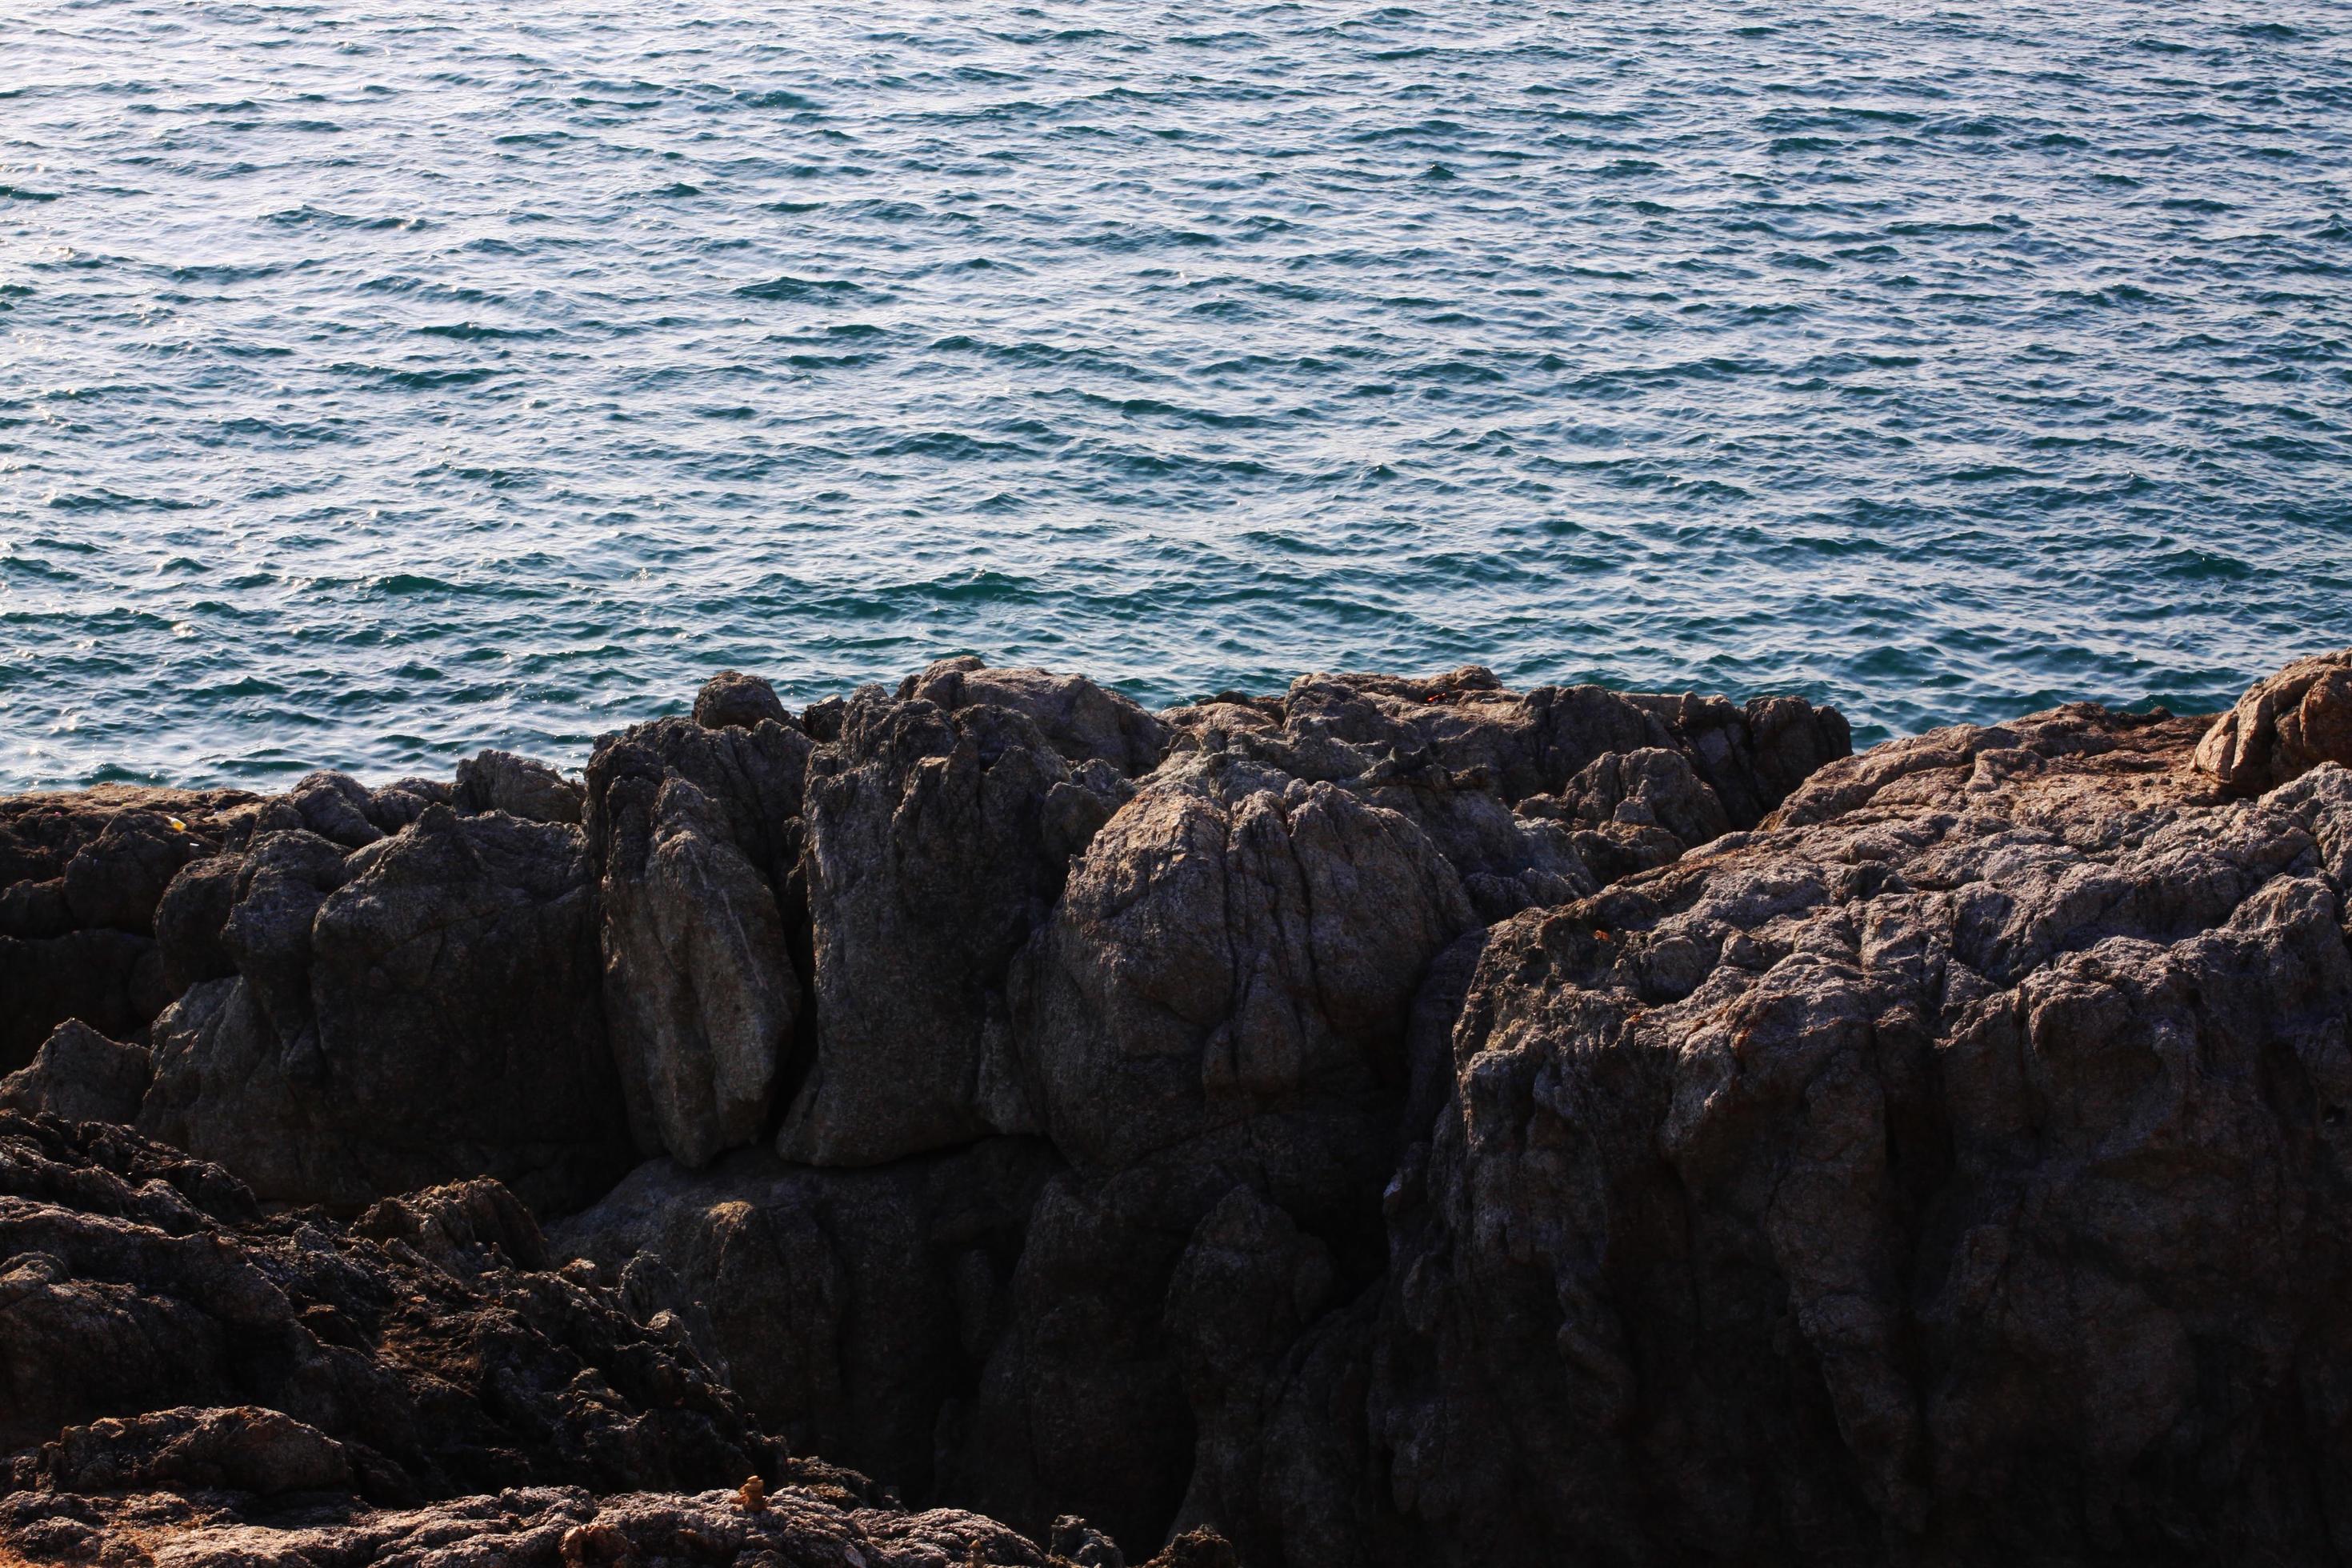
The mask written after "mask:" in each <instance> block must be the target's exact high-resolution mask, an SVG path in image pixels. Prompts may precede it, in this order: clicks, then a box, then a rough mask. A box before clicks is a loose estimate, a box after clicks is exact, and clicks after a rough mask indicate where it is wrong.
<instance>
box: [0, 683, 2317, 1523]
mask: <svg viewBox="0 0 2352 1568" xmlns="http://www.w3.org/2000/svg"><path fill="white" fill-rule="evenodd" d="M2347 671H2352V654H2333V655H2326V656H2322V657H2320V658H2313V659H2307V660H2305V661H2302V662H2300V663H2298V664H2295V665H2293V666H2290V667H2289V668H2287V669H2285V670H2284V671H2282V672H2281V673H2280V674H2279V675H2277V676H2275V677H2273V678H2272V679H2269V680H2266V681H2264V682H2263V683H2261V684H2259V685H2257V686H2256V687H2255V688H2253V689H2252V690H2250V691H2249V692H2248V693H2247V694H2246V696H2245V698H2244V699H2243V700H2242V701H2241V702H2240V703H2239V704H2238V705H2237V707H2236V708H2235V709H2234V710H2232V711H2231V712H2230V713H2228V714H2225V715H2222V716H2221V717H2220V718H2219V719H2218V720H2189V719H2178V718H2173V717H2171V716H2169V715H2167V714H2163V713H2161V712H2158V713H2124V712H2117V711H2112V710H2105V709H2100V708H2096V707H2093V706H2089V705H2076V706H2073V707H2067V708H2062V709H2057V710H2051V711H2049V712H2045V713H2040V714H2035V715H2032V716H2029V717H2026V718H2022V719H2020V720H2017V721H2011V722H2010V723H2006V724H2002V725H1997V726H1991V727H1975V726H1961V727H1958V728H1953V729H1948V730H1940V731H1933V732H1931V733H1929V734H1927V735H1923V736H1919V737H1916V738H1913V739H1909V740H1903V741H1897V742H1889V743H1887V744H1885V745H1883V746H1880V747H1878V748H1876V749H1874V750H1873V751H1871V752H1865V753H1863V754H1861V755H1859V756H1854V755H1850V754H1849V752H1850V746H1849V743H1848V737H1847V731H1846V727H1845V724H1844V721H1843V720H1842V719H1840V718H1839V717H1838V715H1837V714H1836V713H1834V712H1833V711H1832V710H1827V709H1822V708H1819V707H1815V706H1813V705H1811V704H1809V703H1806V702H1804V701H1802V700H1798V699H1794V698H1766V699H1759V700H1755V701H1751V702H1748V703H1746V704H1744V705H1741V704H1734V703H1731V702H1727V701H1725V700H1720V699H1700V698H1695V697H1682V696H1676V697H1669V696H1644V695H1625V694H1620V693H1615V692H1611V691H1607V690H1603V689H1600V688H1597V687H1576V688H1540V689H1535V690H1531V691H1528V692H1513V691H1508V690H1506V689H1503V688H1502V687H1501V686H1500V685H1499V683H1497V682H1496V680H1495V679H1494V678H1493V677H1492V676H1491V675H1489V674H1487V673H1486V671H1484V670H1481V669H1476V668H1468V669H1464V670H1460V671H1455V672H1454V673H1452V674H1450V675H1446V676H1442V677H1437V678H1433V679H1420V680H1412V679H1396V678H1389V677H1376V676H1311V677H1307V678H1303V679H1300V680H1299V681H1297V682H1295V683H1294V684H1293V686H1292V687H1291V688H1290V689H1289V690H1288V691H1287V692H1286V693H1285V694H1283V695H1282V696H1279V697H1267V696H1262V695H1250V694H1244V693H1237V692H1227V693H1221V694H1218V695H1217V696H1216V697H1214V698H1212V699H1209V700H1203V701H1202V702H1199V703H1196V704H1193V705H1191V706H1188V707H1185V708H1181V709H1176V710H1170V711H1168V712H1165V713H1160V714H1151V713H1147V712H1145V711H1144V710H1141V709H1140V708H1139V707H1137V706H1136V705H1135V704H1133V703H1132V702H1129V701H1128V700H1126V699H1124V698H1121V697H1119V696H1118V695H1117V694H1116V693H1113V692H1110V691H1108V690H1107V689H1103V688H1101V687H1099V686H1097V685H1095V684H1094V683H1092V682H1089V681H1087V680H1084V679H1080V678H1076V677H1070V676H1063V675H1055V674H1049V673H1047V672H1045V671H1039V670H1024V669H993V668H987V667H985V666H984V665H982V663H981V662H980V661H978V660H976V659H957V660H950V661H947V662H945V663H942V664H939V665H935V666H933V667H931V668H929V669H927V670H925V671H923V672H921V673H920V674H919V675H917V676H914V677H910V678H909V679H908V680H906V681H905V682H903V683H901V684H900V685H899V686H898V688H897V689H887V688H882V687H869V688H866V689H862V690H860V691H858V692H856V693H854V694H852V695H850V696H848V697H845V698H839V699H832V700H827V701H824V702H820V703H818V704H816V705H814V706H813V707H811V708H809V709H807V710H803V711H802V712H799V713H794V712H793V711H791V710H788V709H786V708H785V706H784V705H783V704H782V702H781V701H780V700H778V699H777V697H776V694H775V692H774V691H773V690H772V689H771V688H770V687H769V686H768V685H767V684H766V683H765V682H762V681H761V680H759V679H756V678H753V677H750V676H746V675H741V674H739V673H736V672H731V671H730V672H729V673H728V674H727V675H725V676H722V677H720V678H719V679H717V680H714V681H713V682H712V683H711V685H710V686H709V688H707V689H705V691H704V692H703V693H702V695H701V698H700V699H699V700H698V701H697V702H696V703H695V704H694V712H693V716H692V717H691V718H684V717H681V718H672V719H660V720H656V721H652V722H650V723H647V724H645V725H641V726H638V727H637V728H635V729H633V730H630V731H626V732H625V733H622V734H619V735H614V736H611V737H607V738H606V739H605V740H604V741H602V742H599V743H598V746H597V748H596V750H595V752H594V753H593V757H592V758H590V759H589V760H588V763H587V768H586V773H585V778H584V781H582V782H574V781H572V780H569V779H566V778H565V777H564V776H563V775H562V774H561V773H557V772H556V771H554V770H553V769H551V768H548V767H546V766H544V765H542V764H540V763H532V762H530V761H527V760H525V759H522V758H519V757H513V756H510V755H509V754H507V753H503V752H485V753H483V754H482V755H481V756H480V757H478V758H475V759H471V760H469V761H468V762H467V763H464V764H462V765H461V766H460V768H459V769H458V772H457V779H456V780H455V781H454V782H453V783H449V784H442V783H439V782H436V781H430V780H417V779H409V780H402V781H399V782H397V783H395V784H389V785H385V786H383V787H380V788H373V789H371V788H369V787H366V786H364V785H362V784H358V783H357V782H355V781H353V780H351V779H349V778H346V777H344V776H342V775H339V774H314V775H312V776H311V777H310V778H308V779H305V780H303V781H301V782H300V783H299V784H297V785H296V786H295V787H294V788H293V789H292V790H290V791H289V792H288V793H287V794H285V795H278V796H272V797H268V798H262V797H256V796H250V795H236V794H233V793H226V792H214V793H210V794H189V793H184V792H169V791H139V790H126V789H122V788H120V787H110V788H108V789H103V790H94V791H91V792H89V793H87V794H85V795H42V796H25V797H20V798H18V799H16V800H13V801H5V802H0V985H5V992H0V997H5V1005H0V1073H8V1074H11V1075H12V1076H8V1077H6V1078H5V1079H0V1455H6V1454H13V1455H14V1458H11V1459H8V1460H6V1461H5V1469H0V1476H5V1478H6V1479H5V1486H6V1488H7V1489H6V1491H5V1495H0V1557H5V1556H8V1555H9V1554H11V1553H13V1554H15V1555H17V1556H21V1557H25V1558H27V1559H29V1560H31V1561H35V1562H41V1563H49V1562H56V1563H68V1562H105V1563H118V1562H119V1563H148V1562H161V1561H163V1560H164V1558H166V1557H168V1558H170V1560H171V1561H173V1562H174V1563H182V1562H184V1563H209V1562H219V1563H230V1562H239V1563H242V1562H247V1561H254V1560H268V1561H273V1562H285V1563H320V1564H324V1563H338V1564H341V1563H377V1562H387V1563H388V1562H392V1561H401V1562H412V1561H414V1562H425V1561H437V1560H438V1559H437V1558H436V1556H435V1555H434V1554H435V1553H441V1552H448V1553H456V1554H457V1555H451V1556H449V1557H448V1559H447V1560H448V1561H449V1562H451V1563H455V1562H457V1561H459V1560H460V1557H461V1556H462V1557H463V1560H465V1561H468V1562H471V1561H476V1560H483V1561H487V1556H488V1555H497V1556H499V1557H500V1558H501V1559H502V1560H504V1561H506V1562H509V1563H547V1564H549V1565H550V1568H553V1565H554V1564H557V1563H562V1564H564V1565H565V1568H583V1565H586V1564H592V1563H593V1564H603V1563H619V1562H623V1561H629V1562H639V1561H646V1562H650V1561H656V1560H674V1561H678V1562H695V1563H735V1562H742V1563H746V1564H748V1563H751V1562H754V1561H761V1562H784V1563H803V1562H807V1563H909V1564H911V1563H926V1564H929V1563H940V1564H953V1563H964V1562H984V1563H1041V1564H1042V1563H1049V1562H1051V1563H1087V1564H1092V1565H1095V1568H1101V1565H1103V1564H1107V1563H1125V1562H1126V1561H1127V1556H1128V1553H1129V1552H1132V1554H1133V1555H1135V1556H1137V1557H1140V1556H1142V1555H1145V1554H1147V1553H1149V1552H1153V1551H1162V1552H1163V1556H1162V1558H1161V1559H1160V1561H1162V1562H1164V1563H1169V1564H1171V1565H1173V1564H1176V1563H1192V1564H1201V1565H1206V1564H1209V1563H1230V1562H1239V1563H1246V1564H1251V1565H1253V1568H1259V1565H1263V1568H1389V1565H1392V1564H1393V1565H1399V1568H1402V1565H1403V1564H1425V1563H1437V1564H1460V1565H1462V1568H1469V1565H1472V1564H1478V1565H1481V1568H1485V1565H1492V1564H1521V1563H1525V1564H1538V1563H1626V1564H1646V1563H1685V1562H1701V1561H1708V1562H1714V1561H1737V1562H1743V1563H1832V1562H1835V1563H1843V1562H1852V1561H1885V1562H1895V1563H1922V1564H1929V1563H1933V1564H1948V1563H1996V1562H2000V1563H2006V1562H2011V1561H2015V1560H2019V1559H2021V1558H2023V1559H2032V1560H2035V1561H2046V1562H2053V1563H2210V1562H2214V1561H2280V1562H2309V1563H2327V1562H2340V1561H2345V1560H2347V1559H2352V1393H2347V1390H2352V1315H2347V1313H2346V1312H2345V1310H2343V1307H2342V1303H2343V1301H2344V1300H2346V1299H2347V1287H2352V1278H2347V1270H2348V1269H2352V1236H2347V1198H2352V1164H2348V1163H2347V1162H2352V1033H2347V1031H2352V1023H2347V1019H2352V948H2348V947H2347V927H2346V915H2347V907H2346V902H2345V900H2346V898H2347V892H2352V771H2347V770H2352V675H2347ZM134 1128H135V1131H134V1130H133V1129H134ZM810 1454H820V1455H823V1456H824V1460H823V1461H820V1460H817V1459H814V1458H796V1457H794V1456H804V1455H810ZM839 1466H848V1467H854V1468H836V1467H839ZM747 1476H750V1477H752V1478H754V1479H752V1480H751V1481H749V1482H747V1481H746V1480H745V1478H746V1477H747ZM869 1476H870V1477H871V1478H872V1479H867V1477H869ZM908 1504H911V1505H913V1506H914V1508H915V1509H917V1510H922V1509H929V1510H930V1511H909V1510H908V1507H907V1506H906V1505H908ZM958 1510H968V1511H958ZM1122 1547H1124V1548H1125V1549H1126V1550H1125V1551H1123V1550H1122Z"/></svg>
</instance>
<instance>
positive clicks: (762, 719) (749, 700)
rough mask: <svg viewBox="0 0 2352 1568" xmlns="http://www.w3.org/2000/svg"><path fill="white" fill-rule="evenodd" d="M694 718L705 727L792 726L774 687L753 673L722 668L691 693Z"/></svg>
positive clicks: (719, 728) (745, 728)
mask: <svg viewBox="0 0 2352 1568" xmlns="http://www.w3.org/2000/svg"><path fill="white" fill-rule="evenodd" d="M694 721H695V722H696V723H698V724H699V725H701V726H702V727H703V728H704V729H706V730H724V729H729V728H733V729H738V730H756V729H758V728H759V727H760V726H761V724H762V723H775V724H782V725H784V726H787V727H792V726H793V721H792V718H791V716H790V715H788V714H787V713H786V712H785V711H784V705H783V702H782V700H781V699H779V698H778V697H777V696H776V689H775V688H774V687H772V686H771V685H769V684H768V683H767V682H766V681H764V680H762V679H760V678H759V677H758V676H756V675H745V674H744V673H743V672H742V671H740V670H738V669H725V670H721V671H719V673H718V674H717V675H714V676H712V677H711V678H710V679H709V680H706V681H704V682H703V683H702V689H701V690H699V691H698V692H696V693H695V694H694Z"/></svg>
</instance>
